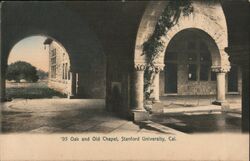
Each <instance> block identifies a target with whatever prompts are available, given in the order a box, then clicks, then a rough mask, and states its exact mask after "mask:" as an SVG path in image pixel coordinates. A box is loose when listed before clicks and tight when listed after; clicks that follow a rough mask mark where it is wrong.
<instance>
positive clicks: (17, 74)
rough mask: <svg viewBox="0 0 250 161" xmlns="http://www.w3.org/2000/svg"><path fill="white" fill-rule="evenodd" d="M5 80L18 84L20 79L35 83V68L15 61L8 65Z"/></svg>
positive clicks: (36, 76) (36, 78) (36, 79)
mask: <svg viewBox="0 0 250 161" xmlns="http://www.w3.org/2000/svg"><path fill="white" fill-rule="evenodd" d="M6 79H7V80H15V81H16V82H20V80H21V79H25V80H26V81H28V82H37V81H38V75H37V70H36V67H34V66H32V65H31V64H30V63H27V62H24V61H16V62H14V63H11V64H10V65H8V68H7V74H6Z"/></svg>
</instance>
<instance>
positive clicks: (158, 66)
mask: <svg viewBox="0 0 250 161" xmlns="http://www.w3.org/2000/svg"><path fill="white" fill-rule="evenodd" d="M164 67H165V64H156V65H155V70H154V72H155V73H160V72H161V71H163V70H164Z"/></svg>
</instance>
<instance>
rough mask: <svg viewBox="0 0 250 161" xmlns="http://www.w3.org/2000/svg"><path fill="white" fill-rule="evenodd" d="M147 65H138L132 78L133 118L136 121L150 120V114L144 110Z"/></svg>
mask: <svg viewBox="0 0 250 161" xmlns="http://www.w3.org/2000/svg"><path fill="white" fill-rule="evenodd" d="M145 68H146V67H145V65H143V64H136V65H135V70H134V73H133V78H132V82H133V85H132V89H131V92H132V98H131V99H132V102H131V103H132V110H131V111H132V115H133V116H132V117H133V120H134V121H136V122H137V121H145V120H148V112H147V111H146V110H145V109H144V92H143V88H144V71H145Z"/></svg>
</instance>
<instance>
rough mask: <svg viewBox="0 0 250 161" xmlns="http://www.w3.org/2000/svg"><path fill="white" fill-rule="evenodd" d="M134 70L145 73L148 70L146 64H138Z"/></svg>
mask: <svg viewBox="0 0 250 161" xmlns="http://www.w3.org/2000/svg"><path fill="white" fill-rule="evenodd" d="M134 69H135V70H136V71H144V70H145V69H146V64H138V63H136V64H135V65H134Z"/></svg>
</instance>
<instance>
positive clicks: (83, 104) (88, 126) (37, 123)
mask: <svg viewBox="0 0 250 161" xmlns="http://www.w3.org/2000/svg"><path fill="white" fill-rule="evenodd" d="M161 100H162V102H163V103H164V105H165V108H164V112H165V113H164V114H157V115H152V116H151V121H147V122H142V123H139V124H135V123H133V122H132V121H128V120H125V119H122V118H119V117H117V116H116V115H115V114H113V113H109V112H107V111H106V110H105V101H104V100H101V99H99V100H97V99H71V100H69V99H14V100H13V101H11V102H5V103H2V104H1V109H2V132H3V133H120V132H121V133H124V132H126V133H150V134H159V133H161V134H171V135H172V134H183V133H195V132H225V131H237V132H238V131H240V127H241V122H240V121H241V118H240V117H241V115H240V104H241V103H240V97H239V96H235V97H232V98H230V99H229V103H230V104H231V107H230V108H232V111H233V110H234V111H236V112H238V115H237V116H235V115H229V114H226V115H225V114H222V113H221V112H218V111H220V106H215V105H211V104H210V103H211V101H210V100H212V98H211V99H210V97H205V96H204V97H199V98H197V97H176V96H168V97H162V98H161ZM198 103H199V104H198ZM197 105H199V106H197ZM211 111H212V112H211Z"/></svg>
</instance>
